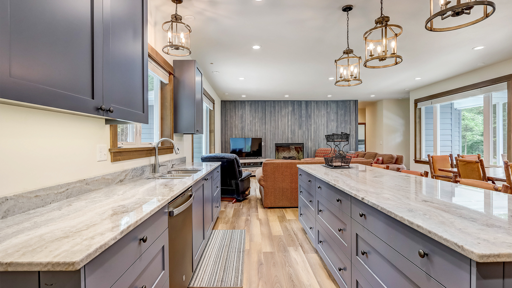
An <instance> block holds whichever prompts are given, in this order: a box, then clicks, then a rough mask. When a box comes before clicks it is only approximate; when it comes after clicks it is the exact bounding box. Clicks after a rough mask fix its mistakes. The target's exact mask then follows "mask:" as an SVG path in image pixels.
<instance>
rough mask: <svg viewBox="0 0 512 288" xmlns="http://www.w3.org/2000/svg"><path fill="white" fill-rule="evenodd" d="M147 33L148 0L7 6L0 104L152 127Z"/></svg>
mask: <svg viewBox="0 0 512 288" xmlns="http://www.w3.org/2000/svg"><path fill="white" fill-rule="evenodd" d="M146 31H147V0H129V1H124V0H74V1H58V0H46V1H34V0H16V1H14V0H0V39H2V41H0V98H3V99H8V100H14V101H19V102H25V103H30V104H36V105H41V106H46V107H51V108H58V109H64V110H69V111H74V112H81V113H86V114H90V115H96V116H103V117H108V118H116V119H122V120H128V121H134V122H143V123H147V117H148V113H147V92H146V90H147V89H146V87H147V35H146V34H147V32H146ZM102 106H104V107H105V109H99V108H100V107H102ZM110 108H112V110H110ZM109 111H113V112H112V113H111V112H109Z"/></svg>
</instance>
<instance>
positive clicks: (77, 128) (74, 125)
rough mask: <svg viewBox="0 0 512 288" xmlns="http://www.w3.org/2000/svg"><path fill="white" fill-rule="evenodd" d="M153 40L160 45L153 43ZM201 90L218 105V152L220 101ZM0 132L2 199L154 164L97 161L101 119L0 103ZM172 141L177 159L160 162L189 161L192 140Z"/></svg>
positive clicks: (105, 136) (152, 32)
mask: <svg viewBox="0 0 512 288" xmlns="http://www.w3.org/2000/svg"><path fill="white" fill-rule="evenodd" d="M149 14H150V15H149V16H150V25H149V28H148V30H149V31H148V32H149V33H148V34H149V42H150V43H151V44H152V45H153V47H155V48H156V49H157V50H158V51H160V47H161V46H160V45H161V39H160V38H162V37H163V38H165V33H164V32H163V31H161V29H160V30H158V29H155V27H154V25H155V24H154V23H153V22H152V11H150V13H149ZM157 26H158V25H157ZM157 38H158V39H160V42H159V41H156V40H157ZM166 58H167V59H168V60H171V61H172V59H169V58H168V57H166ZM171 63H172V62H171ZM204 87H205V89H206V90H207V91H208V92H209V93H210V94H211V95H212V97H214V99H215V103H216V105H215V108H216V109H215V110H216V115H215V117H216V120H215V121H216V127H215V128H216V145H215V147H216V150H217V151H218V152H220V129H221V128H220V122H221V121H220V107H221V105H220V98H219V97H218V96H217V94H216V93H215V91H214V90H213V89H212V87H211V85H210V84H209V83H208V81H207V80H206V79H205V81H204ZM0 131H1V133H2V134H1V135H2V136H0V147H1V148H2V149H0V196H6V195H12V194H17V193H22V192H26V191H30V190H34V189H39V188H44V187H48V186H52V185H57V184H62V183H66V182H71V181H76V180H80V179H84V178H89V177H93V176H98V175H103V174H106V173H111V172H115V171H120V170H124V169H128V168H133V167H137V166H142V165H147V164H151V163H152V162H153V158H143V159H136V160H130V161H122V162H116V163H112V162H110V158H109V159H108V161H105V162H97V161H96V149H97V145H99V144H104V145H107V147H108V146H109V143H110V134H109V126H108V125H105V120H103V119H99V118H92V117H86V116H77V115H71V114H64V113H59V112H52V111H43V110H36V109H31V108H25V107H17V106H11V105H5V104H0ZM174 139H175V140H176V142H177V145H178V146H179V147H180V148H181V154H180V155H174V154H173V155H165V156H162V157H161V159H162V161H166V160H169V159H172V158H176V157H183V156H186V157H187V161H191V155H192V142H191V139H192V136H191V135H183V134H175V135H174ZM109 157H110V156H109Z"/></svg>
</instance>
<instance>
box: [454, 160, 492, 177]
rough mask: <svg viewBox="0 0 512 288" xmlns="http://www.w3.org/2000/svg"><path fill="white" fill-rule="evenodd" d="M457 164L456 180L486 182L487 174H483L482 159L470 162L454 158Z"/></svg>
mask: <svg viewBox="0 0 512 288" xmlns="http://www.w3.org/2000/svg"><path fill="white" fill-rule="evenodd" d="M455 161H456V162H457V171H458V174H459V175H458V178H460V179H473V180H479V181H485V182H487V181H488V180H489V179H487V173H486V172H485V165H484V159H480V160H471V159H465V158H455Z"/></svg>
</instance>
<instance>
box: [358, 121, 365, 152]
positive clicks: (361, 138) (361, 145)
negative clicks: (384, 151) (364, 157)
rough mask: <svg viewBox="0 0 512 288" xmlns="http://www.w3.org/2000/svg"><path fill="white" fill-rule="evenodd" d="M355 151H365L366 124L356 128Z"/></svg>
mask: <svg viewBox="0 0 512 288" xmlns="http://www.w3.org/2000/svg"><path fill="white" fill-rule="evenodd" d="M357 138H358V139H357V151H366V123H359V125H358V126H357Z"/></svg>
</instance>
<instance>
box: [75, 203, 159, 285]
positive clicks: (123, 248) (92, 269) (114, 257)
mask: <svg viewBox="0 0 512 288" xmlns="http://www.w3.org/2000/svg"><path fill="white" fill-rule="evenodd" d="M167 217H168V216H167V207H164V208H162V209H161V210H160V211H158V212H156V213H155V214H154V215H153V216H151V217H149V218H148V219H147V220H146V221H144V222H143V223H141V224H140V225H139V226H137V227H136V228H135V229H133V230H132V231H131V232H129V233H128V234H126V235H125V236H124V237H123V238H121V239H119V240H118V241H117V242H116V243H115V244H114V245H112V246H110V247H109V248H108V249H107V250H105V251H103V253H101V254H100V255H98V256H97V257H96V258H94V259H93V260H92V261H91V262H89V263H88V264H86V265H85V275H86V277H87V283H88V284H87V286H88V287H110V286H112V284H114V282H115V281H116V280H117V279H119V277H121V275H123V273H124V272H125V271H126V270H127V269H128V268H129V267H130V266H131V265H132V264H133V263H134V262H135V260H137V258H139V257H140V256H141V255H142V253H144V251H146V250H147V249H148V248H149V247H150V246H151V244H152V243H153V242H155V241H156V240H157V239H158V237H159V236H160V235H161V234H162V233H163V232H164V231H165V230H166V229H167V221H168V219H167ZM144 236H146V237H147V241H146V243H144V242H142V241H141V240H140V239H142V238H143V237H144Z"/></svg>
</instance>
